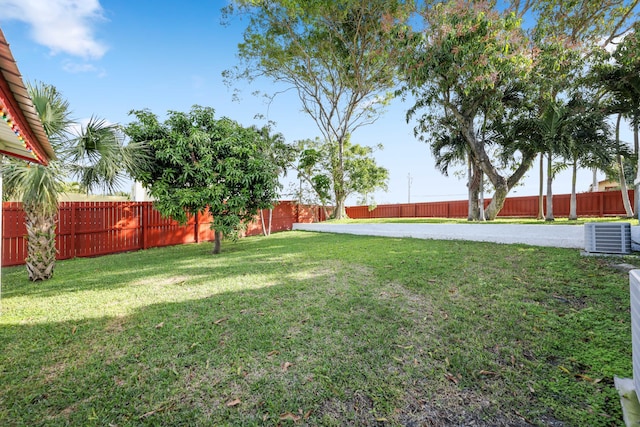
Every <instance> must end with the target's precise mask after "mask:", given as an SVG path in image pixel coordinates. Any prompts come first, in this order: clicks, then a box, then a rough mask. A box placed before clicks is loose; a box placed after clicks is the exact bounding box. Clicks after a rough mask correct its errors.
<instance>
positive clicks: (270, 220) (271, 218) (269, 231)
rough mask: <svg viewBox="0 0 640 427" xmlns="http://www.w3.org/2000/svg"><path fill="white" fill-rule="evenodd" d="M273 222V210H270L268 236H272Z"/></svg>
mask: <svg viewBox="0 0 640 427" xmlns="http://www.w3.org/2000/svg"><path fill="white" fill-rule="evenodd" d="M272 220H273V208H271V209H269V229H268V233H269V234H267V236H271V222H272Z"/></svg>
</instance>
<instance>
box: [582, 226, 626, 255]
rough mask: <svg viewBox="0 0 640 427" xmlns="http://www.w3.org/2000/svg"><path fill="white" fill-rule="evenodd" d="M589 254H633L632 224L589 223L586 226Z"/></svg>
mask: <svg viewBox="0 0 640 427" xmlns="http://www.w3.org/2000/svg"><path fill="white" fill-rule="evenodd" d="M584 243H585V250H586V251H587V252H599V253H605V254H622V255H627V254H630V253H631V224H629V223H628V222H613V223H612V222H589V223H586V224H585V225H584Z"/></svg>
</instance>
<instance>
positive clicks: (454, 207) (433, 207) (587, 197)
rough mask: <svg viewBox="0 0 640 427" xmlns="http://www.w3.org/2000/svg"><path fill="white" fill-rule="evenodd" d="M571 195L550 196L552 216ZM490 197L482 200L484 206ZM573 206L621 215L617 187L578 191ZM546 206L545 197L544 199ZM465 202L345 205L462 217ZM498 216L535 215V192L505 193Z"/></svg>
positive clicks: (362, 213) (359, 212) (371, 214)
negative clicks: (510, 194)
mask: <svg viewBox="0 0 640 427" xmlns="http://www.w3.org/2000/svg"><path fill="white" fill-rule="evenodd" d="M629 198H630V200H632V201H633V190H629ZM570 201H571V195H570V194H559V195H556V196H553V213H554V216H556V217H568V216H569V208H570ZM490 202H491V199H487V200H485V206H488V205H489V203H490ZM576 202H577V203H576V208H577V213H578V216H579V217H585V216H600V217H603V216H619V215H624V214H625V211H624V205H623V204H622V195H621V194H620V192H619V191H601V192H595V193H580V194H577V195H576ZM544 206H545V209H546V197H545V199H544ZM468 207H469V202H468V201H467V200H456V201H452V202H429V203H405V204H398V205H378V206H377V207H376V208H375V209H373V210H372V211H369V208H368V207H367V206H351V207H348V208H347V215H348V216H349V217H350V218H354V219H360V218H410V217H411V218H413V217H434V218H466V217H467V215H468V209H469V208H468ZM498 216H499V217H522V218H535V217H536V216H538V196H525V197H509V198H507V200H506V201H505V203H504V207H503V208H502V210H501V211H500V213H499V214H498Z"/></svg>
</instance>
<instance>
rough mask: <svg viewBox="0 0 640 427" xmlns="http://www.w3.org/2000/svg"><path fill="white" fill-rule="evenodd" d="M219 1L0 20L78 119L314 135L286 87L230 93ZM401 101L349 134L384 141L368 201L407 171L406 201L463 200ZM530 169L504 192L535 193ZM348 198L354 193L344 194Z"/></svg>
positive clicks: (234, 31)
mask: <svg viewBox="0 0 640 427" xmlns="http://www.w3.org/2000/svg"><path fill="white" fill-rule="evenodd" d="M225 3H226V2H225V1H221V0H212V1H192V2H188V3H186V2H185V3H178V2H175V1H171V2H170V1H166V0H134V1H131V0H110V1H107V0H102V1H99V0H47V1H43V0H0V11H1V12H0V27H1V28H2V30H3V32H4V33H5V36H6V38H7V40H8V42H9V44H10V45H11V50H12V52H13V55H14V57H15V59H16V61H17V63H18V67H19V69H20V71H21V73H22V75H23V78H24V79H25V80H28V81H35V80H38V81H42V82H45V83H49V84H52V85H54V86H56V87H57V88H58V89H59V90H60V91H61V92H62V93H63V95H64V96H65V97H66V98H67V99H68V100H69V102H70V105H71V108H72V110H73V112H74V117H75V118H76V119H77V120H78V121H83V120H86V119H88V118H89V117H90V116H91V115H97V116H99V117H102V118H105V119H107V120H108V121H110V122H113V123H122V124H126V123H128V122H130V121H131V120H132V119H131V117H130V116H129V115H128V112H129V111H130V110H132V109H142V108H148V109H149V110H151V111H152V112H154V113H155V114H157V115H158V116H160V117H161V118H164V115H165V114H166V112H167V111H168V110H177V111H187V110H189V109H190V108H191V106H192V105H194V104H199V105H203V106H211V107H213V108H214V109H215V110H216V114H217V115H218V116H219V117H221V116H227V117H230V118H232V119H234V120H236V121H238V122H240V123H242V124H243V125H246V126H248V125H252V124H256V125H262V124H264V123H265V119H259V120H258V119H255V116H256V115H262V116H264V117H265V118H266V119H267V120H270V121H273V122H275V123H276V125H275V130H276V131H278V132H280V133H282V134H283V135H284V137H285V139H286V140H287V141H288V142H294V141H296V140H299V139H304V138H315V137H317V136H320V133H319V132H318V130H317V128H316V126H315V123H314V122H313V121H312V120H311V119H310V118H308V117H307V116H305V115H304V114H302V113H301V112H300V103H299V101H298V99H297V97H296V96H295V93H294V92H293V91H289V92H287V93H285V94H283V95H279V96H278V97H276V99H275V101H274V102H272V103H271V104H270V105H267V104H266V103H265V102H264V101H263V100H262V99H261V98H257V97H254V96H252V95H251V94H252V92H254V91H255V90H262V91H267V92H272V91H275V90H276V89H279V90H282V89H285V88H280V87H276V86H273V85H272V84H271V82H269V81H262V82H254V83H252V84H248V83H247V82H244V81H241V82H238V84H237V86H236V87H237V88H238V89H240V90H241V91H242V93H241V95H242V97H241V100H240V102H234V101H233V92H232V89H230V88H227V87H226V86H225V85H224V82H223V79H222V75H221V73H222V71H224V70H225V69H229V68H231V67H232V66H233V65H235V64H236V63H237V60H236V56H235V54H236V47H237V44H238V43H239V42H240V41H241V38H242V31H243V27H244V22H243V21H242V20H240V19H238V18H236V19H235V20H234V21H232V22H231V24H230V25H227V26H223V25H221V24H220V9H221V8H222V7H223V6H224V5H225ZM187 4H188V7H187ZM408 107H409V105H407V104H403V103H402V102H401V101H400V100H395V101H394V102H393V103H392V105H391V106H390V107H389V109H388V111H387V112H386V114H385V115H384V116H383V117H382V118H381V119H379V120H378V121H377V122H376V123H374V124H373V125H370V126H366V127H363V128H360V129H358V130H357V131H356V132H355V133H354V134H353V135H352V141H353V142H356V143H359V144H362V145H375V144H383V145H384V150H383V151H380V152H377V153H376V159H377V161H378V163H379V164H380V165H382V166H384V167H386V168H387V169H389V172H390V181H389V191H388V192H386V193H385V192H380V193H377V194H376V195H375V198H376V202H377V203H378V204H382V203H406V202H407V199H408V190H409V187H408V174H411V176H412V185H411V201H412V202H418V201H437V200H462V199H465V198H466V186H465V181H464V179H462V178H457V177H455V176H450V177H444V176H442V175H441V174H440V172H438V171H437V170H436V169H435V166H434V160H433V158H432V157H431V155H430V153H429V148H428V146H427V145H426V144H425V143H422V142H419V141H418V140H417V139H415V138H414V136H413V130H412V124H407V123H406V121H405V119H404V117H405V111H406V109H407V108H408ZM536 170H537V168H535V169H532V170H531V171H530V172H529V173H528V176H527V179H525V181H524V185H523V186H521V187H518V188H516V189H514V190H512V191H511V193H510V195H512V196H524V195H535V194H537V191H538V184H537V175H536V174H537V172H536ZM292 175H295V174H290V178H289V181H291V180H292V178H294V176H292ZM601 178H602V177H601ZM578 180H579V181H578V192H582V191H586V190H587V188H588V186H589V184H590V183H591V172H589V171H582V172H580V174H579V177H578ZM570 189H571V187H570V176H569V175H568V174H567V173H564V174H561V175H560V176H559V177H558V178H557V179H556V182H555V184H554V193H556V194H561V193H569V192H570ZM125 190H127V191H128V190H129V189H128V188H127V189H125ZM285 190H286V189H285ZM283 198H287V197H286V195H285V196H284V197H283ZM354 203H355V198H352V199H349V200H348V204H354Z"/></svg>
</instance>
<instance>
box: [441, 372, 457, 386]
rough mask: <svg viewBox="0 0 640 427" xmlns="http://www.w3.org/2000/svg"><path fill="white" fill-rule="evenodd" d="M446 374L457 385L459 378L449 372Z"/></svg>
mask: <svg viewBox="0 0 640 427" xmlns="http://www.w3.org/2000/svg"><path fill="white" fill-rule="evenodd" d="M444 376H445V377H446V378H447V379H448V380H449V381H451V382H452V383H454V384H456V385H457V384H458V379H457V378H456V377H455V376H453V375H451V374H450V373H448V372H447V373H446V374H445V375H444Z"/></svg>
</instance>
